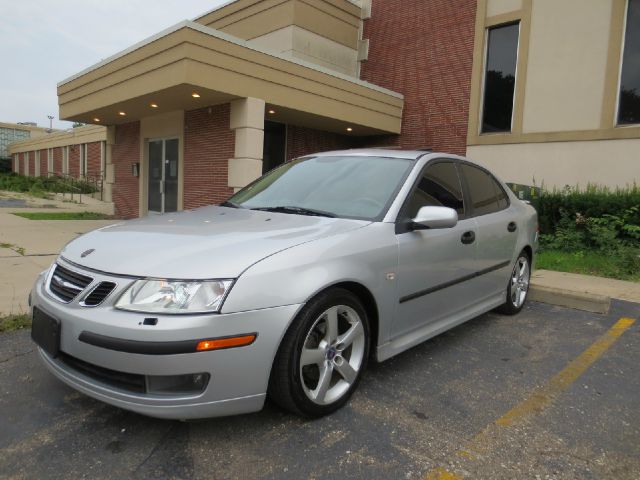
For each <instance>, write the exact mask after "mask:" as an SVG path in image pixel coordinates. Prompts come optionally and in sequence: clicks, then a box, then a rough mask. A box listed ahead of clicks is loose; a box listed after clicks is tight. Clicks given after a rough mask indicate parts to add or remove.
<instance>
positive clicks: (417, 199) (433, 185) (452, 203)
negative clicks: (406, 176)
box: [407, 162, 464, 218]
mask: <svg viewBox="0 0 640 480" xmlns="http://www.w3.org/2000/svg"><path fill="white" fill-rule="evenodd" d="M422 207H449V208H453V209H454V210H455V211H456V212H458V217H459V218H464V202H463V199H462V188H461V187H460V179H459V178H458V171H457V170H456V167H455V165H454V164H453V163H451V162H442V163H436V164H434V165H429V166H428V167H427V169H426V170H425V171H424V173H423V175H422V177H421V178H420V180H419V181H418V184H417V185H416V189H415V190H414V191H413V193H412V194H411V197H410V198H409V205H408V209H407V216H408V218H415V217H416V216H417V215H418V211H419V210H420V209H421V208H422Z"/></svg>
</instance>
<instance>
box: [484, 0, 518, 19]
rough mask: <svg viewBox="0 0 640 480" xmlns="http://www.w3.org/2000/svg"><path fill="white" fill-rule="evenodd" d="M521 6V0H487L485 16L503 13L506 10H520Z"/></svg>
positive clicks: (506, 11)
mask: <svg viewBox="0 0 640 480" xmlns="http://www.w3.org/2000/svg"><path fill="white" fill-rule="evenodd" d="M521 8H522V0H488V1H487V17H493V16H495V15H503V14H505V13H508V12H513V11H515V10H520V9H521Z"/></svg>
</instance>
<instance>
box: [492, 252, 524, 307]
mask: <svg viewBox="0 0 640 480" xmlns="http://www.w3.org/2000/svg"><path fill="white" fill-rule="evenodd" d="M530 281H531V259H530V258H529V255H527V253H526V252H525V251H524V250H523V251H522V252H520V255H518V259H517V260H516V263H515V265H514V266H513V271H512V272H511V277H509V284H508V285H507V298H506V302H505V303H504V304H503V305H501V306H500V307H498V311H499V312H500V313H504V314H506V315H515V314H516V313H518V312H519V311H520V310H522V307H524V304H525V302H526V300H527V294H528V293H529V283H530Z"/></svg>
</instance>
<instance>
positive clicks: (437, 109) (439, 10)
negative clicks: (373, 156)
mask: <svg viewBox="0 0 640 480" xmlns="http://www.w3.org/2000/svg"><path fill="white" fill-rule="evenodd" d="M475 14H476V0H456V1H455V2H452V1H451V0H373V2H372V16H371V18H370V19H368V20H365V22H364V35H363V37H364V38H367V39H369V59H368V60H367V61H365V62H363V64H362V71H361V78H362V79H363V80H366V81H368V82H371V83H374V84H376V85H380V86H382V87H386V88H388V89H390V90H393V91H396V92H399V93H402V94H404V96H405V104H404V114H403V118H402V134H401V135H400V136H388V137H378V138H376V139H371V140H372V141H371V142H370V143H371V144H376V145H380V144H383V145H398V146H400V147H402V148H420V147H430V148H433V149H435V150H439V151H445V152H451V153H456V154H464V153H465V151H466V136H467V120H468V112H469V93H470V81H471V67H472V62H473V40H474V28H475V27H474V23H475Z"/></svg>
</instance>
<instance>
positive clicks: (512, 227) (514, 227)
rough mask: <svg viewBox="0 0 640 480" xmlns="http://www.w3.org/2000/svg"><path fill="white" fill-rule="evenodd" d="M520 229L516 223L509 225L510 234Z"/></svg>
mask: <svg viewBox="0 0 640 480" xmlns="http://www.w3.org/2000/svg"><path fill="white" fill-rule="evenodd" d="M517 229H518V225H516V222H509V225H507V230H508V231H510V232H515V231H516V230H517Z"/></svg>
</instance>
